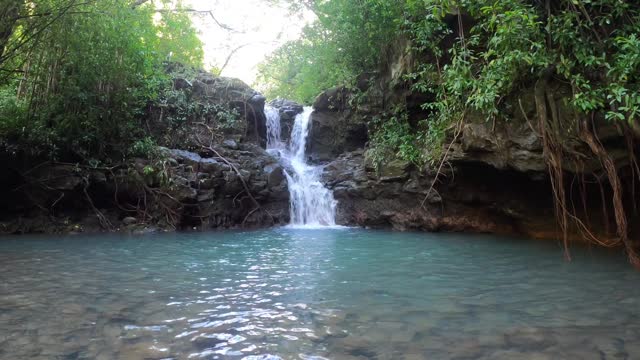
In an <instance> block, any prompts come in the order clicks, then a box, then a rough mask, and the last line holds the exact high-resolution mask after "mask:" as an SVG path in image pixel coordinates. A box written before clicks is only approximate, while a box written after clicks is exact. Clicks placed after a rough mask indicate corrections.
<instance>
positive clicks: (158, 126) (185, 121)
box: [146, 71, 267, 150]
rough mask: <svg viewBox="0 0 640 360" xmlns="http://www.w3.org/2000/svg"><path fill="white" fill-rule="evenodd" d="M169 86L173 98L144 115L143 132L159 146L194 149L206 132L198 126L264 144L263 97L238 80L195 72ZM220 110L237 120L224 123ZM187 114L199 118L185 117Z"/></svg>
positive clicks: (265, 129)
mask: <svg viewBox="0 0 640 360" xmlns="http://www.w3.org/2000/svg"><path fill="white" fill-rule="evenodd" d="M173 85H174V91H175V92H177V94H176V96H173V97H170V98H168V99H167V100H166V104H163V105H162V106H159V107H152V108H151V110H150V111H149V113H148V114H147V118H148V121H147V124H146V125H147V128H148V129H147V131H149V132H150V133H151V135H153V137H154V138H156V139H158V140H159V144H160V145H163V146H167V147H170V148H176V147H179V148H182V149H188V150H197V149H198V148H199V145H200V144H199V141H198V138H199V137H200V136H201V135H203V134H204V135H208V130H207V129H206V128H205V127H203V126H201V125H198V123H204V124H205V125H207V126H209V127H211V128H213V129H214V130H216V131H215V132H216V133H222V134H224V136H225V137H227V138H229V137H233V138H234V139H235V140H236V141H247V142H254V143H256V144H259V145H261V146H263V147H264V146H265V145H266V134H267V128H266V121H265V120H266V119H265V115H264V107H265V102H266V98H265V97H264V96H263V95H262V94H260V93H259V92H257V91H255V90H253V89H252V88H251V87H249V86H248V85H247V84H245V83H244V82H242V81H241V80H239V79H234V78H227V77H218V76H214V75H213V74H210V73H208V72H206V71H198V72H196V73H195V75H191V76H190V77H189V78H183V77H177V78H175V79H174V80H173ZM178 94H179V96H178ZM194 104H196V106H194ZM194 109H195V110H194ZM207 109H209V112H207ZM211 109H216V110H215V111H211ZM222 110H224V111H227V112H228V113H229V114H233V117H237V119H236V121H234V122H233V123H228V119H225V116H220V115H219V111H222ZM190 112H191V113H195V112H198V113H199V114H200V115H198V116H195V115H194V114H191V117H189V116H188V115H185V113H190ZM176 119H177V120H176ZM221 122H222V123H221ZM218 125H221V126H218ZM217 140H222V139H217Z"/></svg>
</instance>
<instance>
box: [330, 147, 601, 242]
mask: <svg viewBox="0 0 640 360" xmlns="http://www.w3.org/2000/svg"><path fill="white" fill-rule="evenodd" d="M369 163H370V162H369V161H368V159H367V154H366V153H365V152H363V151H361V150H359V151H354V152H350V153H346V154H343V155H342V156H340V157H339V158H338V159H336V160H334V161H333V162H331V163H329V164H328V165H327V166H326V167H325V170H324V175H323V181H324V182H325V183H326V184H327V186H328V187H329V188H331V189H332V190H333V191H334V196H335V198H336V200H338V210H337V217H338V218H337V221H338V223H340V224H343V225H357V226H365V227H374V228H376V227H391V228H393V229H395V230H400V231H407V230H421V231H451V232H474V233H496V234H519V235H525V236H528V237H533V238H554V237H557V236H559V232H558V228H557V225H556V222H555V218H554V215H553V210H552V209H553V202H552V201H553V199H552V197H551V193H550V191H549V186H550V184H549V183H548V181H547V179H546V178H538V179H535V178H533V177H531V176H530V174H527V173H522V172H518V171H515V170H508V169H507V170H499V169H496V168H495V167H492V166H490V165H488V164H485V163H464V162H463V163H454V164H453V165H452V167H450V168H448V169H446V170H445V172H444V173H443V174H441V175H440V177H439V181H438V182H437V183H436V185H435V186H434V187H433V188H431V186H432V184H433V183H434V177H435V173H433V172H420V171H418V170H417V169H415V168H413V167H412V166H410V165H409V164H407V163H403V162H401V161H397V160H395V161H392V162H390V163H389V164H387V165H386V166H383V167H382V168H381V169H379V170H378V171H376V170H375V169H374V168H373V167H371V166H370V165H368V164H369ZM430 189H431V190H430ZM603 236H605V237H606V235H603ZM572 238H574V239H579V237H578V236H577V235H576V236H573V237H572Z"/></svg>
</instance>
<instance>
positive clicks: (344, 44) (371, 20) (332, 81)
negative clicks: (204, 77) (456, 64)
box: [256, 0, 402, 103]
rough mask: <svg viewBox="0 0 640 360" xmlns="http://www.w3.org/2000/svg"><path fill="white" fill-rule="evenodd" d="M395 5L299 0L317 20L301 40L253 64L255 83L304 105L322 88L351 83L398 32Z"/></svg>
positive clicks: (383, 0)
mask: <svg viewBox="0 0 640 360" xmlns="http://www.w3.org/2000/svg"><path fill="white" fill-rule="evenodd" d="M294 3H295V2H294ZM298 4H300V3H299V2H298ZM401 4H402V1H401V0H362V1H352V0H332V1H312V2H306V3H304V4H303V5H304V6H305V7H306V8H309V9H311V10H312V11H313V12H314V13H315V14H316V16H317V20H316V21H315V22H314V23H313V24H311V25H309V26H307V27H306V28H305V29H304V30H303V34H302V37H301V39H299V40H296V41H291V42H288V43H286V44H284V45H283V46H282V47H281V48H280V49H278V50H277V51H276V52H275V53H274V54H272V55H271V56H270V57H269V58H268V59H267V60H266V61H265V62H263V63H262V64H261V65H260V66H259V76H258V83H257V84H256V86H257V87H258V88H260V89H261V90H263V92H264V93H265V94H266V95H267V96H268V97H270V98H275V97H284V98H289V99H293V100H297V101H300V102H303V103H310V102H311V101H312V100H313V98H314V97H315V96H317V95H318V94H319V93H320V92H322V90H324V89H326V88H329V87H332V86H334V85H337V84H350V83H352V82H353V80H354V79H355V77H356V76H357V75H358V74H360V73H361V72H363V71H368V70H370V69H372V68H375V67H376V66H377V65H378V64H379V63H380V60H381V55H382V51H383V49H384V47H385V46H386V45H387V44H388V43H389V42H391V41H392V39H393V38H394V37H395V36H396V34H397V32H398V31H399V25H400V24H399V23H397V20H398V19H399V18H400V16H401V12H402V6H401Z"/></svg>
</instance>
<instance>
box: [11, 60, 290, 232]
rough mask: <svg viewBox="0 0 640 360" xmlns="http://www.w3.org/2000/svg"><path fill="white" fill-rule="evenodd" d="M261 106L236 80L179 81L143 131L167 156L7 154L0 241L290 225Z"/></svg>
mask: <svg viewBox="0 0 640 360" xmlns="http://www.w3.org/2000/svg"><path fill="white" fill-rule="evenodd" d="M264 106H265V98H264V97H262V95H260V94H259V93H257V92H255V91H254V90H252V89H251V88H249V87H248V86H247V85H246V84H244V83H243V82H241V81H240V80H237V79H230V78H223V77H216V76H213V75H211V74H208V73H206V72H197V73H195V74H191V77H187V76H176V77H175V79H174V81H173V89H171V90H170V91H169V92H168V95H167V96H166V97H165V99H163V100H162V101H160V102H159V103H158V104H153V105H151V106H150V108H149V110H148V111H147V115H146V116H145V119H144V121H143V124H144V126H145V127H146V128H147V131H148V134H149V136H150V137H151V139H153V141H154V142H155V143H157V144H158V145H161V146H155V145H153V146H149V147H148V149H146V153H145V154H141V156H138V157H131V158H129V159H127V160H126V161H124V162H121V163H117V164H114V165H113V166H99V165H96V166H90V165H87V164H82V163H81V162H79V163H60V162H53V161H38V159H30V158H21V157H20V156H19V155H16V154H10V153H2V154H0V156H1V157H2V159H0V160H1V161H2V163H3V164H5V165H6V169H7V171H4V172H3V173H2V175H0V184H1V185H2V188H1V189H2V190H1V191H0V194H1V195H2V197H3V199H4V205H5V206H3V207H2V209H0V233H37V232H45V233H54V232H62V233H66V232H82V231H88V232H95V231H117V230H130V231H134V232H145V231H156V230H174V229H178V230H194V229H198V230H208V229H220V228H237V227H243V228H247V227H249V228H250V227H264V226H273V225H278V224H286V223H288V221H289V210H288V209H289V193H288V191H287V185H286V177H285V176H284V173H283V169H282V167H281V166H280V165H279V164H278V162H277V160H276V159H274V158H273V157H272V156H270V155H269V154H267V153H266V151H265V150H264V144H265V134H266V133H265V132H266V127H265V119H264V116H265V115H264Z"/></svg>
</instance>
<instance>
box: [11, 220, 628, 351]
mask: <svg viewBox="0 0 640 360" xmlns="http://www.w3.org/2000/svg"><path fill="white" fill-rule="evenodd" d="M573 255H574V258H575V260H574V262H572V263H565V262H563V260H562V250H561V249H560V248H559V247H558V246H556V245H555V244H551V243H546V242H545V243H540V242H532V241H523V240H514V239H504V238H502V239H496V238H495V237H489V236H469V235H455V234H452V235H442V234H417V233H389V232H373V231H366V230H355V229H339V230H296V229H285V228H283V229H275V230H265V231H258V232H226V233H205V234H200V233H199V234H169V235H161V236H157V235H156V236H148V237H128V236H121V235H118V236H116V235H110V236H98V237H95V236H94V237H81V236H78V237H70V238H56V239H54V238H33V237H19V238H3V239H0V358H1V359H160V358H174V359H243V358H245V359H248V360H255V359H269V358H272V359H277V357H276V356H278V357H280V358H283V359H318V358H319V357H323V358H328V359H640V319H639V317H640V316H639V315H640V306H639V305H640V286H639V285H640V273H638V272H635V271H634V270H632V268H631V267H630V266H629V265H627V263H626V261H625V259H624V256H622V255H620V254H617V253H606V252H601V251H596V250H593V251H590V250H588V249H583V250H579V251H578V250H576V251H574V254H573ZM268 355H271V357H269V356H268Z"/></svg>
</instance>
